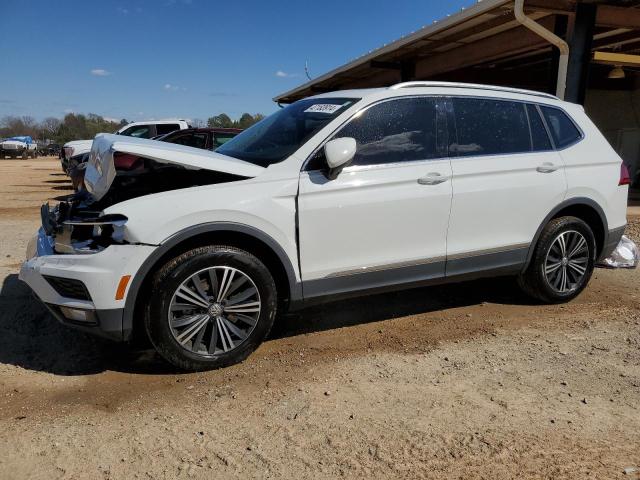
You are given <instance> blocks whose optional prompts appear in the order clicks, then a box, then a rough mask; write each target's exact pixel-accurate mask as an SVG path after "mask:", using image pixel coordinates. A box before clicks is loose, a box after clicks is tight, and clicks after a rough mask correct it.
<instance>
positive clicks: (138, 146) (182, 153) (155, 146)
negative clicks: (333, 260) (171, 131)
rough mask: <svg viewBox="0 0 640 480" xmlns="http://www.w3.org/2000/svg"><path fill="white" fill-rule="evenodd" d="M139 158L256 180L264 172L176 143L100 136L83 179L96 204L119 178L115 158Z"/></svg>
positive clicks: (246, 164)
mask: <svg viewBox="0 0 640 480" xmlns="http://www.w3.org/2000/svg"><path fill="white" fill-rule="evenodd" d="M116 152H120V153H127V154H131V155H137V156H140V157H143V158H148V159H151V160H155V161H156V162H159V163H167V164H174V165H181V166H183V167H185V168H188V169H192V170H201V169H204V170H211V171H214V172H221V173H228V174H232V175H238V176H242V177H248V178H252V177H256V176H258V175H260V174H261V173H262V172H264V170H265V169H264V168H263V167H260V166H258V165H254V164H252V163H249V162H245V161H243V160H238V159H236V158H232V157H227V156H226V155H221V154H219V153H215V152H210V151H208V150H202V149H199V148H193V147H186V146H184V145H176V144H173V143H167V142H159V141H156V140H147V139H143V138H134V137H126V136H122V135H112V134H106V133H101V134H99V135H97V136H96V138H95V139H94V140H93V145H92V147H91V153H90V155H89V162H88V163H87V168H86V171H85V176H84V183H85V185H86V188H87V190H88V191H89V193H91V195H92V196H93V198H94V199H95V200H100V199H101V198H102V197H104V195H105V194H106V193H107V192H108V191H109V187H110V186H111V184H112V183H113V179H114V178H115V176H116V169H115V166H114V163H113V155H114V154H115V153H116Z"/></svg>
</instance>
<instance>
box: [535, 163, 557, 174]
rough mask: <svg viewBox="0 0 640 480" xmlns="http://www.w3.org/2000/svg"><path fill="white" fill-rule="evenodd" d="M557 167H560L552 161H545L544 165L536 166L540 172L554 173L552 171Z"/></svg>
mask: <svg viewBox="0 0 640 480" xmlns="http://www.w3.org/2000/svg"><path fill="white" fill-rule="evenodd" d="M557 169H558V167H557V166H556V165H554V164H553V163H551V162H544V163H543V164H542V165H540V166H539V167H538V168H536V170H537V171H538V172H540V173H552V172H555V171H556V170H557Z"/></svg>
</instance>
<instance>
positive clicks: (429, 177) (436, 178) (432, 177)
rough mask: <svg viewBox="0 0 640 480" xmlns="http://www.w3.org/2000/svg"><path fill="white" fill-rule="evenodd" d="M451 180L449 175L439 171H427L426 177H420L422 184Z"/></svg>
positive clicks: (436, 183)
mask: <svg viewBox="0 0 640 480" xmlns="http://www.w3.org/2000/svg"><path fill="white" fill-rule="evenodd" d="M447 180H449V177H448V176H447V175H441V174H440V173H438V172H431V173H427V174H426V175H425V176H424V177H420V178H419V179H418V183H419V184H420V185H439V184H441V183H443V182H446V181H447Z"/></svg>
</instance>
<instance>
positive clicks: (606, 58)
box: [593, 52, 640, 67]
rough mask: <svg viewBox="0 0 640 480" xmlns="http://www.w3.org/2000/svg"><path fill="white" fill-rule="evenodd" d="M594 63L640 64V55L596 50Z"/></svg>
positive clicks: (629, 65) (628, 65) (631, 65)
mask: <svg viewBox="0 0 640 480" xmlns="http://www.w3.org/2000/svg"><path fill="white" fill-rule="evenodd" d="M593 61H594V63H603V64H605V65H616V66H623V67H637V66H640V55H629V54H626V53H614V52H595V53H594V54H593Z"/></svg>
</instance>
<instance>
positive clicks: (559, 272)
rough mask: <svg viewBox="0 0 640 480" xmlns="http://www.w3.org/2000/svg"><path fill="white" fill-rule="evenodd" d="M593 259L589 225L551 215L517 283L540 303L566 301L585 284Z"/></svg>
mask: <svg viewBox="0 0 640 480" xmlns="http://www.w3.org/2000/svg"><path fill="white" fill-rule="evenodd" d="M595 258H596V242H595V237H594V235H593V231H592V230H591V228H590V227H589V225H587V224H586V223H585V222H584V221H582V220H580V219H579V218H576V217H561V218H555V219H553V220H551V221H550V222H549V223H548V224H547V225H546V226H545V227H544V229H543V230H542V233H541V235H540V238H539V240H538V243H537V245H536V247H535V250H534V252H533V256H532V258H531V262H530V263H529V266H528V267H527V269H526V270H525V272H524V273H522V274H521V275H520V276H519V277H518V283H519V285H520V287H521V288H522V290H523V291H524V292H525V293H526V294H527V295H529V296H531V297H533V298H535V299H537V300H540V301H541V302H544V303H563V302H568V301H570V300H572V299H574V298H575V297H577V296H578V295H579V294H580V292H582V290H584V288H585V287H586V286H587V283H588V282H589V279H590V278H591V274H592V273H593V268H594V266H595Z"/></svg>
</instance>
